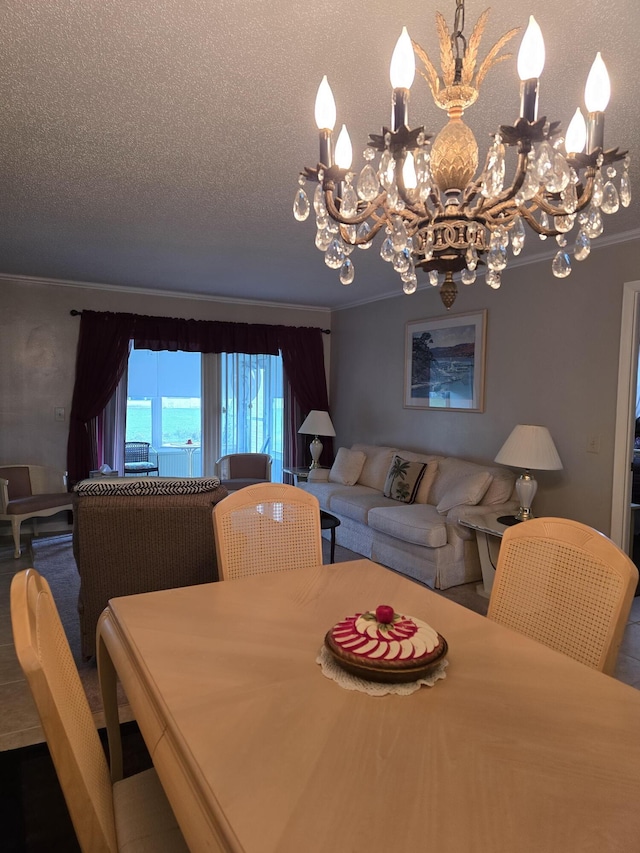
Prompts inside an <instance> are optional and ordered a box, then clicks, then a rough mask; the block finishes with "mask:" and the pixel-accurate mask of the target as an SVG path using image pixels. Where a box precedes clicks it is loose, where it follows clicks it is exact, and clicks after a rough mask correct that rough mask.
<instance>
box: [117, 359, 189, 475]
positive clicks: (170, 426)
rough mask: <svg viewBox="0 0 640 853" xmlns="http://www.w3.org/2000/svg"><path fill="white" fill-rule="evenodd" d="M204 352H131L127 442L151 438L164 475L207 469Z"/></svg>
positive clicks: (185, 473) (183, 473)
mask: <svg viewBox="0 0 640 853" xmlns="http://www.w3.org/2000/svg"><path fill="white" fill-rule="evenodd" d="M200 362H201V356H200V353H197V352H195V353H194V352H164V351H163V352H152V351H151V350H136V349H134V350H132V351H131V355H130V356H129V384H128V393H127V429H126V441H148V442H149V443H150V444H151V445H152V447H153V448H154V450H155V452H156V453H157V456H158V467H159V468H160V474H161V475H162V476H165V477H186V476H194V477H199V476H200V475H201V473H202V455H201V447H200V446H201V435H202V415H201V393H200V388H201V378H200V377H201V366H200Z"/></svg>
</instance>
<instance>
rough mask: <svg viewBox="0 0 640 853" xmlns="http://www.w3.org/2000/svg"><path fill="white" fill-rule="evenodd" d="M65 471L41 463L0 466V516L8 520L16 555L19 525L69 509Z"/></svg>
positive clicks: (34, 526) (18, 544) (18, 548)
mask: <svg viewBox="0 0 640 853" xmlns="http://www.w3.org/2000/svg"><path fill="white" fill-rule="evenodd" d="M71 501H72V498H71V495H70V494H69V492H68V491H67V475H66V474H65V472H64V471H58V470H57V469H56V468H48V467H47V466H45V465H4V466H2V467H0V520H1V521H10V522H11V532H12V534H13V544H14V557H19V556H20V526H21V524H22V522H23V521H27V520H29V519H32V522H33V532H34V534H35V532H36V518H48V517H50V516H52V515H57V514H58V513H59V512H63V511H64V510H70V509H71Z"/></svg>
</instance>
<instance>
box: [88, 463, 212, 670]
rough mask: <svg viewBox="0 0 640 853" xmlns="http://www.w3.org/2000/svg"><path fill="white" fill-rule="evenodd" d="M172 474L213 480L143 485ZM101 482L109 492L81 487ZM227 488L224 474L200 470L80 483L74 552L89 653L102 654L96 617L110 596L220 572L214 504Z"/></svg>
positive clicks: (194, 580) (182, 583)
mask: <svg viewBox="0 0 640 853" xmlns="http://www.w3.org/2000/svg"><path fill="white" fill-rule="evenodd" d="M167 482H173V483H177V482H185V483H188V484H191V485H190V488H197V486H198V483H201V484H204V483H206V482H208V483H209V484H211V485H210V487H209V488H208V490H207V491H201V492H196V493H193V494H140V493H137V492H140V490H142V489H147V490H151V489H153V488H154V487H156V486H157V488H158V489H160V488H162V487H163V484H164V483H167ZM213 484H215V485H213ZM101 487H102V489H103V490H105V491H106V492H107V493H105V494H93V495H91V494H83V493H82V492H83V491H84V490H87V489H89V490H90V489H91V488H94V489H95V490H96V491H98V490H100V488H101ZM203 487H205V486H203ZM108 492H111V493H108ZM118 492H120V493H118ZM226 495H227V491H226V489H224V488H223V487H222V486H220V485H219V482H218V480H209V481H202V480H198V479H197V478H192V479H189V480H186V481H176V480H170V478H164V477H159V478H156V477H152V478H149V479H147V478H146V477H144V478H135V479H131V478H126V479H125V478H120V479H116V478H114V479H113V480H101V481H95V480H85V481H83V482H81V483H79V484H78V485H77V486H76V492H75V493H74V496H73V506H74V530H73V553H74V556H75V559H76V564H77V566H78V573H79V575H80V595H79V598H78V611H79V615H80V633H81V642H82V655H83V657H84V658H85V659H88V658H90V657H92V656H93V655H94V654H95V649H96V645H95V642H96V625H97V623H98V618H99V616H100V614H101V613H102V611H103V610H104V608H105V607H106V606H107V603H108V601H109V599H110V598H115V597H117V596H120V595H133V594H136V593H140V592H152V591H153V590H157V589H169V588H171V587H179V586H191V585H192V584H197V583H208V582H210V581H215V580H217V579H218V571H217V561H216V549H215V543H214V537H213V531H212V525H211V512H212V510H213V507H214V505H215V504H217V503H218V501H220V500H222V498H224V497H226Z"/></svg>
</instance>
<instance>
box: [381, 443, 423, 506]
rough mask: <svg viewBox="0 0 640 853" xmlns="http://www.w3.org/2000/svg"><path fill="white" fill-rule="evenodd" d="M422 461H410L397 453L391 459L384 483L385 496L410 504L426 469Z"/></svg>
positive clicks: (414, 497)
mask: <svg viewBox="0 0 640 853" xmlns="http://www.w3.org/2000/svg"><path fill="white" fill-rule="evenodd" d="M426 467H427V466H426V464H425V463H424V462H410V461H409V460H408V459H403V458H402V456H398V455H397V454H396V455H395V456H394V457H393V459H392V460H391V465H390V466H389V473H388V474H387V480H386V482H385V484H384V496H385V498H393V500H394V501H402V503H405V504H412V503H413V502H414V501H415V499H416V494H417V492H418V487H419V485H420V482H421V480H422V478H423V477H424V472H425V470H426Z"/></svg>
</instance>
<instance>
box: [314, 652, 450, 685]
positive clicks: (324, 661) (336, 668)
mask: <svg viewBox="0 0 640 853" xmlns="http://www.w3.org/2000/svg"><path fill="white" fill-rule="evenodd" d="M316 663H318V664H320V668H321V669H322V674H323V675H324V676H326V677H327V678H330V679H331V680H332V681H335V682H336V684H339V685H340V687H344V689H345V690H357V691H358V692H359V693H368V694H369V696H386V695H387V693H394V694H395V695H397V696H409V695H410V694H411V693H415V692H416V690H420V688H421V687H422V686H423V685H424V686H425V687H433V685H434V684H435V683H436V681H439V679H441V678H446V677H447V673H446V672H445V669H446V668H447V667H448V666H449V661H448V660H446V659H444V660H442V661H441V662H440V666H439V667H438V668H437V669H434V670H433V672H430V673H429V675H427V676H425V677H424V678H419V679H418V680H417V681H409V682H407V683H406V684H383V683H382V682H378V681H366V680H365V679H364V678H359V677H358V676H357V675H352V674H351V673H350V672H347V671H346V670H344V669H342V667H341V666H340V665H339V664H337V663H336V661H335V660H334V658H333V657H332V656H331V654H330V653H329V652H328V651H327V648H326V646H323V647H322V648H321V649H320V652H319V653H318V657H317V658H316Z"/></svg>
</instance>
